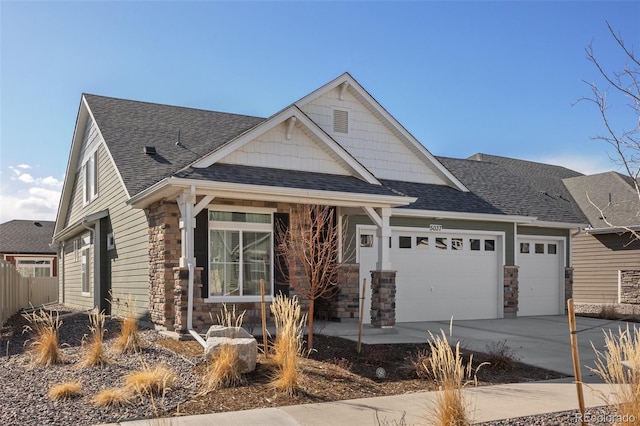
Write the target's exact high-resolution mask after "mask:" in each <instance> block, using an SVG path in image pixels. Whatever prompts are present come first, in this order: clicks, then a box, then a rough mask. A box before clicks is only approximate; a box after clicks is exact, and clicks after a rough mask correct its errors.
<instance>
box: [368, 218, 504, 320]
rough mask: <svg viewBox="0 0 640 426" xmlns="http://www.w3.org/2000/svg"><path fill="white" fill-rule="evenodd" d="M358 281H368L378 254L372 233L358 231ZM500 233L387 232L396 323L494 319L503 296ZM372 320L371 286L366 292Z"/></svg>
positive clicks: (397, 230)
mask: <svg viewBox="0 0 640 426" xmlns="http://www.w3.org/2000/svg"><path fill="white" fill-rule="evenodd" d="M359 243H360V244H359V245H360V247H359V259H360V279H361V282H362V278H366V279H367V283H370V281H371V271H372V270H374V269H375V266H376V260H377V257H378V249H377V238H375V231H373V230H369V229H361V230H360V237H359ZM501 247H502V239H501V237H500V236H499V235H487V234H472V233H462V232H460V233H455V232H445V231H441V232H418V231H415V230H399V229H393V230H392V237H391V252H390V261H391V267H392V269H393V270H396V271H397V274H396V321H398V322H411V321H434V320H448V319H450V318H451V317H452V316H453V318H454V320H456V319H479V318H498V317H499V316H500V315H501V313H502V311H501V309H499V305H501V300H502V298H501V297H500V296H501V293H499V289H500V288H501V286H502V280H501V279H500V277H501V271H502V259H501V258H502V249H501ZM365 300H366V303H365V318H364V321H365V323H369V322H370V320H371V315H370V309H371V308H370V306H371V287H370V285H368V286H367V294H366V296H365Z"/></svg>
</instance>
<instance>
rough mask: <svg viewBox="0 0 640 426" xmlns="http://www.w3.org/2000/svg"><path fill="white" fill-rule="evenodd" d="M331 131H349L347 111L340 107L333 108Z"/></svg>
mask: <svg viewBox="0 0 640 426" xmlns="http://www.w3.org/2000/svg"><path fill="white" fill-rule="evenodd" d="M333 131H334V132H337V133H349V111H344V110H341V109H334V110H333Z"/></svg>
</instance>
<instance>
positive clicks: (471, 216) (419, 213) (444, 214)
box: [391, 208, 536, 224]
mask: <svg viewBox="0 0 640 426" xmlns="http://www.w3.org/2000/svg"><path fill="white" fill-rule="evenodd" d="M391 215H392V216H396V217H425V218H427V217H430V218H435V219H460V220H482V221H486V222H509V223H512V222H515V223H519V224H523V223H527V224H528V223H532V222H534V221H535V220H536V219H535V218H534V217H529V216H514V215H505V214H491V213H468V212H452V211H442V210H418V209H399V208H394V209H392V210H391Z"/></svg>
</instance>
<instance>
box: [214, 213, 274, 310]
mask: <svg viewBox="0 0 640 426" xmlns="http://www.w3.org/2000/svg"><path fill="white" fill-rule="evenodd" d="M272 254H273V214H272V213H271V212H269V213H264V212H254V211H246V212H243V211H228V210H211V211H209V297H212V298H218V297H220V298H234V297H244V298H249V297H258V298H259V297H260V280H261V279H262V280H264V287H265V294H266V295H267V296H270V295H271V294H272V276H273V255H272Z"/></svg>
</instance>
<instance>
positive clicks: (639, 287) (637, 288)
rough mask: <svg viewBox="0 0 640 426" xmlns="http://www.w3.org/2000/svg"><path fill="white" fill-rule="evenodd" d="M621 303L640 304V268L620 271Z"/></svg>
mask: <svg viewBox="0 0 640 426" xmlns="http://www.w3.org/2000/svg"><path fill="white" fill-rule="evenodd" d="M620 303H627V304H631V305H639V304H640V270H638V269H633V270H624V271H620Z"/></svg>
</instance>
